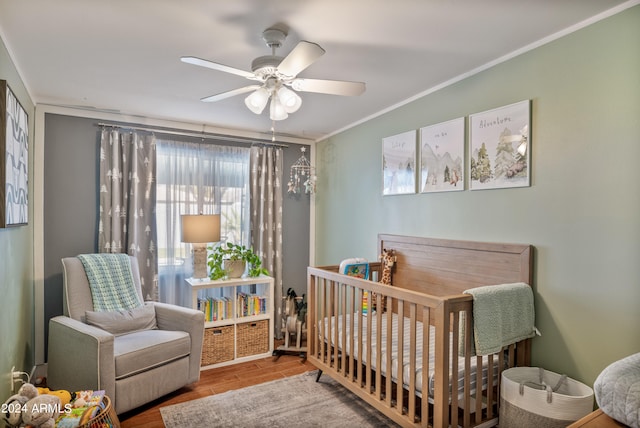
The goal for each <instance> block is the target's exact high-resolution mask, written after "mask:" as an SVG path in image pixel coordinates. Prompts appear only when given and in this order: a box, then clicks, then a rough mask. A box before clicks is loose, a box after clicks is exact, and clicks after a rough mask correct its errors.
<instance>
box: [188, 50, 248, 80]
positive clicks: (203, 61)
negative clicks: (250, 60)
mask: <svg viewBox="0 0 640 428" xmlns="http://www.w3.org/2000/svg"><path fill="white" fill-rule="evenodd" d="M180 61H182V62H186V63H187V64H193V65H199V66H200V67H207V68H210V69H212V70H218V71H224V72H225V73H231V74H236V75H238V76H242V77H246V78H247V79H254V80H255V79H256V75H255V74H253V73H251V72H249V71H244V70H240V69H239V68H234V67H229V66H228V65H224V64H218V63H217V62H212V61H208V60H206V59H202V58H198V57H195V56H183V57H181V58H180Z"/></svg>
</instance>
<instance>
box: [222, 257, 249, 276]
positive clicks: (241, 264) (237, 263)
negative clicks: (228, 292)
mask: <svg viewBox="0 0 640 428" xmlns="http://www.w3.org/2000/svg"><path fill="white" fill-rule="evenodd" d="M246 267H247V262H245V261H244V260H225V261H224V270H226V271H227V276H228V277H229V278H240V277H241V276H242V275H243V274H244V271H245V269H246Z"/></svg>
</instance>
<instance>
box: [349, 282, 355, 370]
mask: <svg viewBox="0 0 640 428" xmlns="http://www.w3.org/2000/svg"><path fill="white" fill-rule="evenodd" d="M349 300H350V305H349V306H350V313H351V316H350V317H349V331H350V332H351V334H350V335H349V336H350V337H349V350H350V351H351V352H349V380H351V382H354V381H355V379H356V373H355V358H354V356H353V350H354V349H355V348H354V347H353V346H354V340H353V336H354V335H353V332H354V331H355V328H354V325H353V324H354V322H355V317H354V316H353V314H355V310H356V306H355V305H356V289H355V287H349Z"/></svg>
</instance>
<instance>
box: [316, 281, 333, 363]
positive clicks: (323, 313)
mask: <svg viewBox="0 0 640 428" xmlns="http://www.w3.org/2000/svg"><path fill="white" fill-rule="evenodd" d="M318 292H319V293H320V297H319V299H318V302H320V308H319V310H320V320H322V322H321V323H320V337H322V338H325V337H329V336H328V335H327V331H326V327H325V323H324V320H330V319H331V318H328V317H327V302H326V298H327V297H326V296H327V280H323V281H322V283H321V284H320V288H319V289H318ZM319 340H320V339H319ZM320 359H321V360H322V362H324V363H326V362H327V360H326V341H325V340H320Z"/></svg>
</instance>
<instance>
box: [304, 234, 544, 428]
mask: <svg viewBox="0 0 640 428" xmlns="http://www.w3.org/2000/svg"><path fill="white" fill-rule="evenodd" d="M378 248H379V254H381V253H382V250H383V249H387V250H394V251H395V254H396V257H397V260H396V264H395V266H394V270H393V272H392V278H393V280H392V282H393V286H392V287H389V286H385V285H382V284H379V283H377V282H376V281H377V278H379V277H380V276H379V275H380V263H378V262H374V263H371V264H370V265H371V269H372V272H373V275H372V276H371V278H372V280H364V279H359V278H356V277H352V276H346V275H342V274H339V273H338V266H327V267H321V268H315V267H310V268H308V294H307V298H308V321H307V329H308V336H307V337H308V359H309V361H310V362H311V363H312V364H314V365H315V366H316V367H318V368H319V369H320V370H321V372H320V373H325V374H328V375H329V376H331V377H332V378H334V379H336V380H337V381H338V382H340V383H341V384H342V385H344V386H345V387H346V388H348V389H349V390H351V391H352V392H354V393H355V394H356V395H357V396H359V397H360V398H362V399H363V400H365V401H366V402H368V403H369V404H371V405H372V406H374V407H375V408H377V409H378V410H380V411H381V412H382V413H384V414H385V415H387V416H388V417H389V418H391V419H393V420H394V421H395V422H397V423H398V424H400V425H402V426H407V427H409V426H410V427H427V426H433V427H438V428H439V427H447V426H464V427H470V426H494V425H496V424H497V422H498V406H499V401H500V391H499V383H500V382H499V379H500V374H501V372H502V370H504V369H506V368H509V367H514V366H526V365H529V363H530V351H531V349H530V339H529V340H525V341H521V342H518V343H514V344H511V345H509V346H506V347H505V348H503V349H502V351H500V352H498V353H496V354H494V355H490V356H485V357H476V356H470V352H469V350H470V347H471V341H472V337H471V334H462V335H461V333H460V330H461V328H462V329H464V331H466V332H470V331H471V329H472V324H471V322H472V319H471V318H472V316H471V314H472V312H471V311H472V305H473V300H472V297H471V296H470V295H468V294H463V291H464V290H467V289H470V288H474V287H479V286H484V285H497V284H505V283H513V282H525V283H527V284H529V285H531V284H532V279H533V278H532V276H533V273H532V260H533V251H532V247H531V246H530V245H514V244H496V243H484V242H470V241H453V240H443V239H431V238H420V237H410V236H397V235H386V234H383V235H379V236H378ZM372 293H373V294H372ZM372 295H375V298H374V301H373V302H372V301H371V299H370V296H372ZM363 298H366V299H369V301H368V302H367V303H368V306H369V307H371V306H372V304H373V305H375V306H376V307H377V308H382V307H383V306H382V305H383V301H384V300H386V307H387V308H388V310H387V311H386V312H385V313H383V312H382V311H375V312H374V311H372V310H371V309H369V310H368V313H367V314H366V315H365V314H363V310H362V307H363V306H362V304H363ZM462 313H466V314H468V315H469V316H463V317H462V321H461V314H462ZM400 320H402V322H401V321H400ZM423 320H428V323H427V321H425V322H424V323H423V322H422V321H423ZM426 325H429V328H427V327H424V328H423V326H426ZM377 344H380V345H379V346H378V345H377ZM423 344H429V346H423ZM461 355H463V356H464V357H460V356H461ZM399 362H402V364H399ZM319 376H320V375H319ZM456 379H457V382H456V381H455V380H456Z"/></svg>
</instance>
